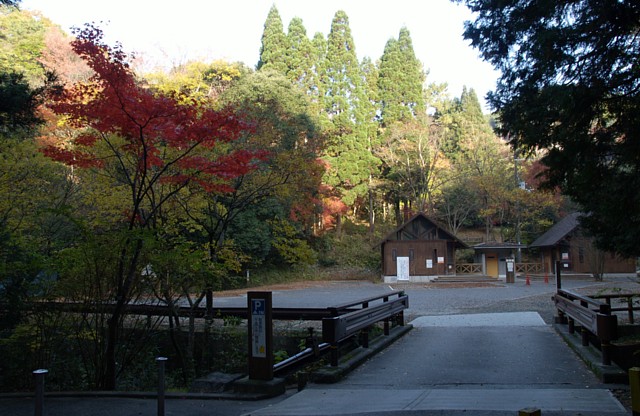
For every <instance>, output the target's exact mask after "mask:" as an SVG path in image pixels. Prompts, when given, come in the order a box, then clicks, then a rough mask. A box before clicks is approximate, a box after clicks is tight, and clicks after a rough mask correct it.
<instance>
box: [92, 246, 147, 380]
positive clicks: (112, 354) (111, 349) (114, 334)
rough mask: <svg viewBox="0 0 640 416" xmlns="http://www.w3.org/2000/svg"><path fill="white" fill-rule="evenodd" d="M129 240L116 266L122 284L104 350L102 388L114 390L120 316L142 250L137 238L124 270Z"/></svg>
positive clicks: (121, 315) (117, 293) (121, 316)
mask: <svg viewBox="0 0 640 416" xmlns="http://www.w3.org/2000/svg"><path fill="white" fill-rule="evenodd" d="M129 243H130V241H126V242H125V248H123V250H122V252H121V254H120V262H119V263H120V264H119V266H118V281H120V282H122V284H120V285H118V286H119V287H118V290H117V292H116V305H115V308H114V309H113V313H112V314H111V317H110V318H109V320H108V324H107V346H106V351H105V376H104V380H102V383H101V384H102V386H101V387H102V388H103V389H104V390H115V389H116V385H117V383H116V381H117V380H116V378H117V374H118V371H117V370H118V369H117V367H118V364H117V361H116V350H117V347H118V342H120V330H121V328H120V326H121V323H122V318H123V317H124V313H125V309H126V306H127V303H128V302H129V299H130V297H131V288H132V286H133V283H134V280H135V276H136V267H137V265H138V259H139V257H140V252H141V251H142V245H143V242H142V239H137V240H136V242H135V247H134V248H133V255H132V256H131V260H129V263H128V264H127V265H126V266H128V267H126V272H125V262H126V261H127V260H126V257H127V249H126V247H127V246H128V245H129Z"/></svg>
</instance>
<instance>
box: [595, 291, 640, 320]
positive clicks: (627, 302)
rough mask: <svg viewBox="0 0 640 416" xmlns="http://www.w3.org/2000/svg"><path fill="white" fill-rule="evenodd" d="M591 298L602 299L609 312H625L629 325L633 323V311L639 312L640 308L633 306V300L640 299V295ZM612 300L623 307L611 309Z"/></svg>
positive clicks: (627, 294) (613, 295)
mask: <svg viewBox="0 0 640 416" xmlns="http://www.w3.org/2000/svg"><path fill="white" fill-rule="evenodd" d="M591 297H592V298H593V299H604V301H605V302H606V303H607V305H609V307H610V309H611V312H627V317H628V318H629V324H631V325H633V324H634V323H635V319H634V316H633V311H638V310H640V306H636V305H635V304H634V298H636V299H640V293H610V294H602V295H593V296H591ZM614 299H618V300H619V301H620V303H621V304H623V305H624V306H618V307H611V306H612V303H613V300H614Z"/></svg>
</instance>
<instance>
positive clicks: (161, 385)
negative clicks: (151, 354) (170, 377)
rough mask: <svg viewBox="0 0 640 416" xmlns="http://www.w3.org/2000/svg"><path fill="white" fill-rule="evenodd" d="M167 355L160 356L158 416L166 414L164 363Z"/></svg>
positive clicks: (157, 359) (158, 361)
mask: <svg viewBox="0 0 640 416" xmlns="http://www.w3.org/2000/svg"><path fill="white" fill-rule="evenodd" d="M166 361H167V357H158V358H156V362H157V363H158V416H164V363H165V362H166Z"/></svg>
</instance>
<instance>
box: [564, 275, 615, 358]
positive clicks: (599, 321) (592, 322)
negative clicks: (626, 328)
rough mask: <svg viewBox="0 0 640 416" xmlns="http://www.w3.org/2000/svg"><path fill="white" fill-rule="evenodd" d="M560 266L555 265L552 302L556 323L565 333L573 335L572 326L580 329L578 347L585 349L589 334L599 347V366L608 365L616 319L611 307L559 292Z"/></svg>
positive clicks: (572, 293)
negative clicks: (554, 284) (564, 326)
mask: <svg viewBox="0 0 640 416" xmlns="http://www.w3.org/2000/svg"><path fill="white" fill-rule="evenodd" d="M561 282H562V278H561V275H560V264H556V285H557V290H556V293H555V295H553V301H554V303H555V305H556V309H557V311H558V318H557V321H558V322H559V323H567V324H568V325H569V333H571V334H573V333H574V332H575V326H576V324H578V325H579V326H580V332H581V335H582V345H583V346H588V345H589V342H590V335H591V334H592V335H594V336H595V337H596V338H597V339H598V343H599V344H600V345H599V347H600V351H601V353H602V364H604V365H611V341H613V340H615V339H616V338H617V336H618V335H617V332H618V317H617V316H616V315H615V314H612V313H611V305H609V304H607V303H606V302H602V301H600V300H598V299H594V298H592V297H589V296H585V295H581V294H579V293H576V292H572V291H569V290H564V289H562V287H561V285H562V283H561Z"/></svg>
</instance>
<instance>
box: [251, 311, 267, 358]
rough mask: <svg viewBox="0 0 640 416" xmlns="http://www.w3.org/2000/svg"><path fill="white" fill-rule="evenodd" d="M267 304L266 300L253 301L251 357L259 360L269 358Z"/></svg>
mask: <svg viewBox="0 0 640 416" xmlns="http://www.w3.org/2000/svg"><path fill="white" fill-rule="evenodd" d="M265 304H266V302H265V300H264V299H251V355H252V356H253V357H258V358H265V357H266V356H267V326H266V322H265V310H266V308H265Z"/></svg>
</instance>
